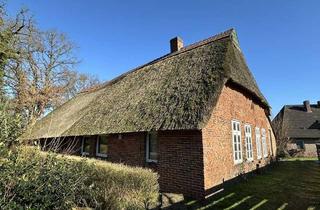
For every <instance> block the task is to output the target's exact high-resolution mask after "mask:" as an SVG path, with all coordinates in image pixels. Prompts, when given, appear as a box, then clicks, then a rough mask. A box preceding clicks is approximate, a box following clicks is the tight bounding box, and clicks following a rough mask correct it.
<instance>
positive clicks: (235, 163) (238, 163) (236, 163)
mask: <svg viewBox="0 0 320 210" xmlns="http://www.w3.org/2000/svg"><path fill="white" fill-rule="evenodd" d="M233 163H234V165H235V166H236V165H240V164H241V163H243V161H235V162H233Z"/></svg>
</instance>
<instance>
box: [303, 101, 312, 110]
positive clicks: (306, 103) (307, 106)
mask: <svg viewBox="0 0 320 210" xmlns="http://www.w3.org/2000/svg"><path fill="white" fill-rule="evenodd" d="M303 105H304V108H305V110H306V112H312V111H311V106H310V101H308V100H306V101H304V102H303Z"/></svg>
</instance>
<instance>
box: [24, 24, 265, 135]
mask: <svg viewBox="0 0 320 210" xmlns="http://www.w3.org/2000/svg"><path fill="white" fill-rule="evenodd" d="M230 80H231V81H234V82H235V83H237V84H239V85H241V86H243V87H244V88H245V89H246V90H248V91H249V92H250V93H252V94H253V95H255V96H256V97H257V98H258V99H259V100H260V101H261V103H262V104H265V105H266V106H267V102H266V100H265V98H264V97H263V95H262V93H261V92H260V90H259V88H258V86H257V84H256V81H255V80H254V78H253V76H252V74H251V72H250V70H249V69H248V67H247V64H246V63H245V59H244V56H243V55H242V52H241V51H240V48H239V43H238V40H237V36H236V33H235V30H234V29H231V30H228V31H226V32H223V33H221V34H218V35H216V36H213V37H211V38H209V39H206V40H203V41H200V42H197V43H195V44H192V45H189V46H186V47H184V48H182V49H181V50H179V51H177V52H174V53H170V54H167V55H165V56H162V57H160V58H158V59H155V60H153V61H151V62H149V63H147V64H145V65H142V66H140V67H137V68H134V69H133V70H131V71H129V72H127V73H125V74H122V75H120V76H119V77H116V78H115V79H113V80H111V81H110V82H108V83H106V84H105V85H103V86H102V87H101V88H99V89H97V90H94V91H92V92H90V93H87V94H88V95H79V96H77V97H76V98H75V99H74V100H73V102H72V101H71V105H70V103H69V107H68V106H67V105H68V103H67V104H66V105H63V106H62V108H60V109H57V110H55V111H53V112H52V114H51V115H48V116H47V117H46V118H45V119H43V120H41V121H39V122H38V123H37V124H36V125H35V127H34V128H33V129H32V130H31V131H30V132H29V133H28V134H27V135H24V138H28V139H34V138H43V137H59V136H79V135H96V134H107V133H123V132H138V131H150V130H181V129H201V128H203V126H205V124H206V121H207V119H208V117H209V115H210V114H211V112H212V109H213V108H214V106H215V104H216V102H217V99H218V97H219V95H220V93H221V90H222V88H223V86H224V85H225V84H226V82H227V81H230ZM86 97H88V98H89V99H90V100H89V99H88V100H86ZM78 101H79V102H82V105H83V107H80V108H81V109H79V107H77V109H76V108H75V107H74V106H75V105H76V104H77V103H78ZM66 108H69V109H70V112H69V113H65V112H63V110H65V109H66ZM47 118H48V119H50V118H52V121H53V122H54V124H55V125H53V124H51V125H50V124H49V123H48V121H49V120H48V119H47ZM65 124H68V125H65ZM52 125H53V127H54V128H53V129H51V130H49V131H48V132H45V133H41V132H39V131H45V129H40V128H46V129H47V127H48V126H52ZM58 125H60V126H58ZM61 125H64V126H63V127H62V126H61ZM57 129H58V130H59V129H60V130H59V131H57Z"/></svg>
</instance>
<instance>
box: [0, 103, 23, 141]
mask: <svg viewBox="0 0 320 210" xmlns="http://www.w3.org/2000/svg"><path fill="white" fill-rule="evenodd" d="M22 128H23V124H22V120H21V117H20V116H19V115H18V114H16V113H15V112H14V111H13V110H11V109H9V105H8V103H3V102H2V101H1V100H0V142H4V143H5V144H6V145H7V146H10V145H12V144H14V143H16V142H17V139H18V137H19V136H20V135H21V132H22Z"/></svg>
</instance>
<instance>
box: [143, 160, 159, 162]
mask: <svg viewBox="0 0 320 210" xmlns="http://www.w3.org/2000/svg"><path fill="white" fill-rule="evenodd" d="M146 162H147V163H158V161H157V160H147V161H146Z"/></svg>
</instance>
